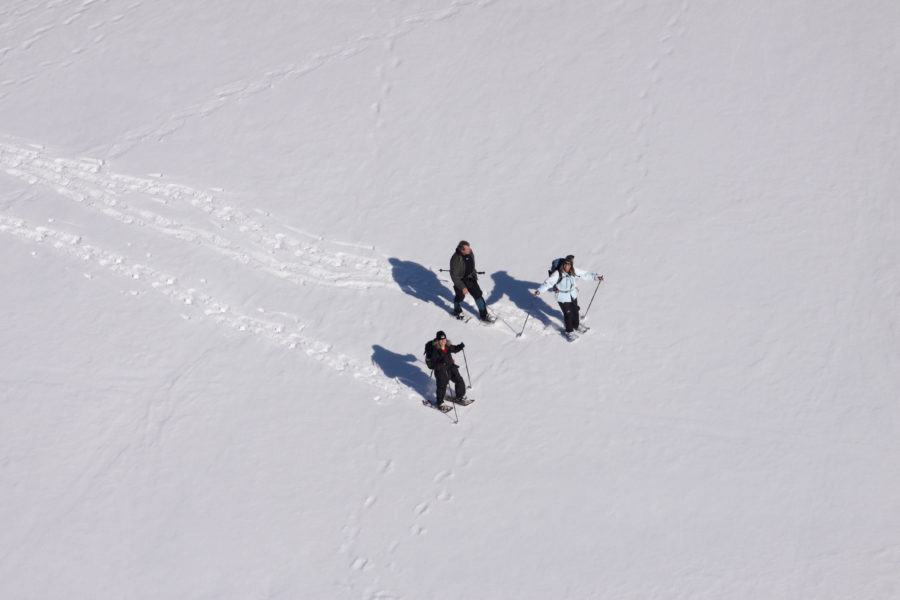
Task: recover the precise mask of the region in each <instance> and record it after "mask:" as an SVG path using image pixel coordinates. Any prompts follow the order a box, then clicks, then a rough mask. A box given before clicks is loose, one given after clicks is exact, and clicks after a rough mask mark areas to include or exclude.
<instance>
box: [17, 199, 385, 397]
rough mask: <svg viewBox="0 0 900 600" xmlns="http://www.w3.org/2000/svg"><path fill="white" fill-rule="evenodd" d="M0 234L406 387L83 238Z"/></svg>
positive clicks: (39, 231) (338, 366)
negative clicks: (50, 248)
mask: <svg viewBox="0 0 900 600" xmlns="http://www.w3.org/2000/svg"><path fill="white" fill-rule="evenodd" d="M0 232H2V233H6V234H8V235H11V236H12V237H15V238H18V239H22V240H26V241H28V242H31V243H35V244H40V245H47V246H50V247H52V248H53V249H54V250H57V251H59V252H62V253H63V254H66V255H68V256H70V257H72V258H77V259H80V260H82V261H87V262H91V263H93V264H96V265H98V266H100V267H103V268H105V269H106V270H108V271H110V272H112V273H115V274H116V275H120V276H122V277H127V278H129V279H132V280H135V281H141V282H144V284H145V285H147V286H149V287H151V288H153V289H154V290H156V291H158V292H160V293H161V294H163V295H164V296H166V297H168V298H169V299H171V300H173V301H175V302H176V303H178V304H181V305H184V306H191V307H194V310H195V311H198V312H200V313H201V314H202V316H203V317H204V318H206V319H209V320H211V321H212V322H214V323H216V324H218V325H223V326H226V327H228V328H230V329H234V330H237V331H241V332H249V333H251V334H253V335H255V336H258V337H261V338H263V339H265V340H267V341H270V342H274V343H276V344H279V345H281V346H286V347H288V348H291V349H295V348H297V349H300V350H302V351H303V352H304V353H305V354H306V355H307V356H309V357H311V358H314V359H315V360H317V361H319V362H321V363H323V364H325V365H326V366H328V367H329V368H331V369H333V370H335V371H338V372H342V373H347V374H349V375H350V376H351V377H353V378H354V379H359V380H362V381H365V382H366V383H369V384H370V385H372V386H374V387H376V388H378V389H379V390H381V391H383V392H385V393H387V394H388V395H395V394H397V393H399V392H400V391H401V386H400V385H399V384H398V383H397V382H396V381H394V380H392V379H387V378H386V377H384V376H382V375H380V374H379V372H378V370H377V369H376V368H375V367H374V366H372V365H364V364H362V363H360V362H359V361H357V360H355V359H353V358H352V357H350V356H347V355H345V354H342V353H336V352H334V350H333V347H332V345H331V344H328V343H325V342H322V341H319V340H315V339H313V338H311V337H308V336H304V335H302V334H301V332H302V331H303V328H304V325H302V324H299V323H298V324H296V325H294V326H293V327H291V328H288V327H286V326H285V325H284V324H283V323H278V322H273V321H266V320H263V319H260V318H257V317H253V316H249V315H245V314H242V313H240V312H238V311H235V310H234V309H232V308H231V307H230V306H229V305H228V304H225V303H223V302H220V301H218V300H216V299H215V298H213V297H212V296H210V295H209V294H205V293H203V292H199V291H197V290H195V289H189V288H185V287H183V286H181V285H180V284H179V283H178V280H177V279H176V278H175V277H172V276H170V275H168V274H166V273H163V272H161V271H157V270H155V269H153V268H152V267H149V266H147V265H144V264H140V263H136V262H130V261H129V260H128V259H127V258H126V257H125V256H122V255H120V254H116V253H113V252H108V251H106V250H103V249H101V248H98V247H96V246H92V245H90V244H87V243H85V242H84V241H83V240H82V237H81V236H78V235H73V234H70V233H65V232H61V231H57V230H54V229H50V228H47V227H35V226H32V225H29V224H28V223H27V222H26V221H25V220H23V219H18V218H12V217H8V216H4V215H0Z"/></svg>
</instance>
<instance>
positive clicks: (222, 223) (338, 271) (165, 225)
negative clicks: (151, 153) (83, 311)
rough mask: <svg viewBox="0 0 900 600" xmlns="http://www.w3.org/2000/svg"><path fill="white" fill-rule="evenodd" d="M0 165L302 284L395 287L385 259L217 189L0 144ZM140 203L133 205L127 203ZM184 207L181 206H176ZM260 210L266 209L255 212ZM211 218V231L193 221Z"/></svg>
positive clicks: (114, 214) (122, 217)
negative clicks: (182, 215)
mask: <svg viewBox="0 0 900 600" xmlns="http://www.w3.org/2000/svg"><path fill="white" fill-rule="evenodd" d="M0 166H2V167H4V168H5V170H6V172H7V173H9V174H10V175H12V176H14V177H17V178H19V179H21V180H23V181H26V182H28V183H29V184H32V185H34V184H42V185H45V186H47V187H51V188H53V189H54V190H55V191H56V192H57V193H59V194H60V195H62V196H64V197H67V198H69V199H71V200H74V201H75V202H78V203H79V204H81V205H83V206H85V207H87V208H89V209H91V210H94V211H97V212H100V213H102V214H104V215H106V216H108V217H110V218H112V219H115V220H117V221H119V222H120V223H124V224H126V225H133V226H137V227H143V228H149V229H152V230H154V231H156V232H157V233H161V234H163V235H165V236H169V237H173V238H176V239H178V240H181V241H185V242H190V243H197V244H202V245H203V246H204V247H206V248H207V249H209V250H212V251H214V252H217V253H219V254H221V255H223V256H225V257H226V258H228V259H230V260H233V261H235V262H237V263H239V264H242V265H252V266H254V267H255V268H257V269H260V270H264V271H266V272H268V273H270V274H272V275H274V276H276V277H279V278H281V279H286V280H288V281H291V282H293V283H297V284H300V285H306V284H315V285H322V286H328V287H340V288H351V289H369V288H373V287H393V281H392V278H391V276H390V265H388V264H387V262H386V261H385V260H384V259H383V258H382V257H378V256H363V255H361V254H358V253H357V254H353V253H349V252H345V251H343V250H336V249H335V250H333V251H327V250H325V249H323V247H322V246H323V245H324V242H322V241H321V238H316V236H313V235H310V234H306V235H307V236H308V237H309V238H311V239H312V240H319V241H318V243H316V242H314V241H304V240H301V239H299V238H298V237H297V236H296V235H294V234H292V233H291V231H296V230H295V229H293V228H290V230H285V228H284V227H278V229H280V231H274V229H275V228H276V227H277V226H276V225H274V224H272V223H268V224H267V223H264V222H263V221H262V220H261V219H259V218H255V217H252V216H250V215H248V214H247V213H244V212H241V211H240V210H237V209H235V208H233V207H231V206H228V205H226V204H223V203H222V202H220V201H219V200H218V199H217V198H216V197H215V195H213V194H211V193H209V192H205V191H202V190H197V189H193V188H190V187H188V186H185V185H180V184H175V183H163V182H161V181H158V180H153V179H145V178H140V177H133V176H128V175H119V174H115V173H107V172H106V169H105V163H104V162H103V161H98V160H91V159H82V160H71V159H63V158H55V157H51V156H49V155H48V154H47V153H46V152H43V151H42V150H39V149H36V148H35V149H26V148H20V147H16V146H13V145H10V144H6V143H0ZM126 198H128V200H126ZM134 202H137V203H140V204H141V206H133V205H132V203H134ZM183 205H187V206H188V207H190V208H192V209H194V210H195V211H197V213H198V215H199V216H202V217H203V218H202V219H196V220H195V222H194V223H191V224H189V225H188V224H184V223H181V222H179V220H177V217H176V216H175V215H172V216H166V215H165V214H162V212H161V211H160V209H162V210H163V211H165V210H166V209H167V207H171V210H170V212H171V211H176V210H178V209H179V207H180V206H183ZM182 212H183V211H182ZM257 212H258V213H259V214H260V215H264V216H268V215H267V213H263V212H262V211H257ZM200 222H212V224H213V225H214V226H215V227H216V228H217V230H210V229H205V228H203V227H202V226H200V225H198V224H197V223H200Z"/></svg>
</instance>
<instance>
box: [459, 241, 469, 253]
mask: <svg viewBox="0 0 900 600" xmlns="http://www.w3.org/2000/svg"><path fill="white" fill-rule="evenodd" d="M470 245H471V244H469V242H467V241H466V240H459V243H458V244H457V245H456V251H457V252H462V249H463V248H465V247H466V246H470Z"/></svg>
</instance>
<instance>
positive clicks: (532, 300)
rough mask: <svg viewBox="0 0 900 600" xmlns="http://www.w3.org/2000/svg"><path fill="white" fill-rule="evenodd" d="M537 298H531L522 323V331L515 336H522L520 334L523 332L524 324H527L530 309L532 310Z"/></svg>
mask: <svg viewBox="0 0 900 600" xmlns="http://www.w3.org/2000/svg"><path fill="white" fill-rule="evenodd" d="M535 300H537V296H534V297H532V298H531V306H529V307H528V314H527V315H525V322H524V323H522V331H520V332H519V333H517V334H516V337H522V334H523V333H525V325H527V324H528V317H530V316H531V311H533V310H534V301H535Z"/></svg>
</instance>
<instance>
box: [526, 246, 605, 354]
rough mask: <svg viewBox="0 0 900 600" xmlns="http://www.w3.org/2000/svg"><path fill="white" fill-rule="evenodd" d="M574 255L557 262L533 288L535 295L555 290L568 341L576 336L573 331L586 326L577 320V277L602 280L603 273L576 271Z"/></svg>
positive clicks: (584, 329)
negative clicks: (539, 283)
mask: <svg viewBox="0 0 900 600" xmlns="http://www.w3.org/2000/svg"><path fill="white" fill-rule="evenodd" d="M574 260H575V257H574V256H572V255H571V254H570V255H569V256H567V257H566V258H565V260H563V261H561V262H560V263H559V269H558V270H557V271H555V272H553V273H551V274H550V277H548V278H547V280H546V281H545V282H544V283H542V284H541V287H539V288H538V289H537V290H535V292H534V295H535V297H537V296H538V294H541V293H543V292H546V291H547V290H553V291H554V292H556V301H557V302H558V303H559V308H560V309H561V310H562V313H563V320H564V321H565V324H566V339H568V340H569V341H570V342H571V341H572V340H574V339H575V338H576V337H577V336H576V335H575V332H576V331H577V332H578V333H584V332H585V331H587V330H588V328H587V327H585V326H584V325H582V324H581V322H580V320H579V315H578V312H579V310H580V309H579V308H578V283H577V279H593V280H595V281H603V275H598V274H596V273H576V272H575V267H574V266H573V262H574Z"/></svg>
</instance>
